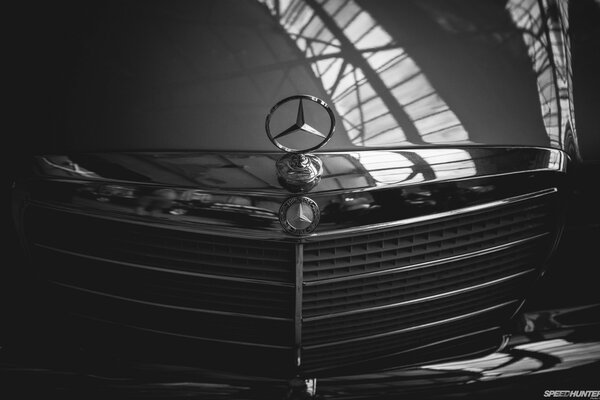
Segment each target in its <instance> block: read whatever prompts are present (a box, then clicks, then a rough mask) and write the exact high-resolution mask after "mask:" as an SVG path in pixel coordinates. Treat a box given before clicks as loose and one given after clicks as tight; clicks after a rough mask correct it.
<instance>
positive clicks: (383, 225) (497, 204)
mask: <svg viewBox="0 0 600 400" xmlns="http://www.w3.org/2000/svg"><path fill="white" fill-rule="evenodd" d="M557 192H558V189H557V188H555V187H553V188H548V189H543V190H539V191H537V192H532V193H527V194H522V195H519V196H514V197H509V198H507V199H502V200H497V201H492V202H490V203H484V204H478V205H475V206H470V207H465V208H459V209H456V210H451V211H446V212H442V213H437V214H429V215H424V216H420V217H414V218H407V219H402V220H398V221H392V222H383V223H380V224H372V225H364V226H359V227H354V228H347V229H337V230H333V231H328V232H319V233H312V234H310V235H307V236H304V237H302V238H303V239H305V240H306V241H307V242H310V241H311V239H313V238H316V239H320V238H322V237H327V236H334V235H346V234H356V233H362V232H368V231H373V230H383V229H387V228H395V227H398V226H403V225H410V224H415V223H419V222H426V221H431V220H434V219H440V218H445V217H452V216H456V215H462V214H466V213H470V212H474V211H481V210H487V209H490V208H495V207H500V206H504V205H508V204H514V203H518V202H522V201H525V200H531V199H535V198H538V197H543V196H547V195H550V194H554V193H557Z"/></svg>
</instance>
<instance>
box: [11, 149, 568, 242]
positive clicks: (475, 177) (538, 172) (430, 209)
mask: <svg viewBox="0 0 600 400" xmlns="http://www.w3.org/2000/svg"><path fill="white" fill-rule="evenodd" d="M319 158H320V159H321V161H322V163H323V169H324V173H323V176H322V179H321V182H320V183H319V184H318V185H317V186H315V187H314V188H313V189H312V190H311V191H310V192H309V193H308V194H307V195H309V196H310V197H311V198H312V199H313V200H315V201H316V202H317V203H318V205H319V207H320V209H321V222H320V224H319V226H318V227H317V230H316V231H315V233H314V234H313V235H318V234H323V233H335V232H336V231H340V230H344V229H351V228H361V227H362V228H361V229H364V228H368V227H370V226H375V225H377V224H386V223H394V221H399V220H405V219H408V218H416V217H427V216H428V215H431V214H438V213H444V212H451V211H453V210H457V209H462V208H466V207H473V206H477V205H479V204H484V203H489V202H493V201H496V200H498V199H507V198H511V197H515V196H519V195H521V194H523V193H525V192H527V193H533V192H535V191H538V190H542V189H546V188H549V187H557V188H558V187H561V186H562V185H564V182H563V181H564V175H565V172H566V157H565V155H564V153H562V152H560V151H558V150H547V149H536V148H499V147H498V148H494V147H489V148H484V147H470V148H455V149H421V150H412V151H408V150H403V151H383V150H381V151H369V152H346V153H324V154H320V155H319ZM277 160H278V154H254V153H250V154H248V153H229V154H219V153H217V154H215V153H164V154H163V153H105V154H103V153H96V154H79V155H72V156H39V157H37V158H36V159H35V161H34V165H33V171H32V172H33V173H32V174H31V175H30V176H29V178H27V179H24V180H23V181H22V182H20V183H19V187H18V188H17V191H16V192H15V193H16V194H17V195H18V194H19V193H22V194H25V193H27V196H28V202H32V203H37V204H42V205H44V204H45V205H47V206H57V207H67V208H71V209H74V210H80V211H85V212H95V213H103V214H107V213H108V214H109V215H119V216H120V217H131V218H135V219H138V220H143V221H145V222H156V223H163V222H164V223H168V224H181V225H182V226H189V227H193V228H194V229H200V230H207V229H210V230H211V233H215V234H226V235H231V234H235V230H236V229H239V230H240V232H239V234H241V235H244V234H246V233H245V232H244V231H251V232H252V234H253V235H267V236H270V237H272V238H277V237H278V238H286V237H289V236H288V235H286V234H284V233H282V232H281V226H280V224H279V221H278V218H277V214H278V212H279V208H280V206H281V204H282V203H283V201H284V200H285V199H286V198H288V197H289V196H291V195H292V193H290V192H289V191H288V190H287V189H286V188H284V187H282V186H281V185H280V183H279V182H278V180H277V168H276V167H275V165H276V163H277ZM219 232H220V233H219ZM307 236H310V235H307Z"/></svg>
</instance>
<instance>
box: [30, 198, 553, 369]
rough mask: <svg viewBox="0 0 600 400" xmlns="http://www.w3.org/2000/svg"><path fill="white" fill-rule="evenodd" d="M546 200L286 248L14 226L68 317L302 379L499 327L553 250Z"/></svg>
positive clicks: (44, 224) (200, 237) (85, 222)
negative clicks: (296, 370)
mask: <svg viewBox="0 0 600 400" xmlns="http://www.w3.org/2000/svg"><path fill="white" fill-rule="evenodd" d="M556 201H557V200H556V196H554V195H553V194H550V192H547V193H546V194H544V195H543V196H534V197H531V198H525V197H524V198H523V199H522V200H519V201H514V202H507V203H506V204H500V203H498V204H496V205H495V206H494V207H489V208H480V209H477V210H472V211H469V212H463V213H461V214H455V215H448V216H445V217H443V218H441V217H440V218H435V219H429V220H426V221H424V220H423V221H420V222H412V223H406V224H404V225H400V226H397V227H393V228H385V229H378V230H374V231H369V232H368V233H361V234H339V235H337V236H316V237H314V238H307V239H299V240H297V241H296V242H294V241H278V240H263V239H251V238H245V239H239V238H236V239H235V240H232V239H231V238H228V237H221V236H216V235H210V234H205V233H196V232H189V231H182V230H176V229H173V228H170V227H166V226H165V227H157V226H149V225H143V224H140V223H136V222H132V221H125V220H123V221H121V220H113V219H107V218H101V217H98V216H92V215H85V214H82V213H75V212H69V211H59V210H55V209H51V208H45V207H39V206H30V207H29V208H28V210H27V212H26V214H25V220H24V222H25V225H24V226H25V232H26V236H27V239H28V240H29V242H30V244H31V248H32V250H33V255H34V257H36V258H37V259H39V260H41V261H42V262H40V263H39V264H40V265H42V266H44V268H42V273H43V274H44V276H45V277H46V278H47V279H48V280H49V281H51V282H53V283H55V284H56V285H55V286H56V287H58V288H60V290H62V291H67V292H72V293H74V294H75V295H76V296H77V298H78V299H80V300H77V301H76V302H74V303H73V304H71V306H72V307H71V308H72V310H73V312H74V313H77V314H81V315H86V316H89V317H92V318H96V319H97V320H102V321H111V322H113V323H116V324H121V325H124V326H129V327H134V328H139V329H143V330H149V331H155V332H160V333H161V334H167V335H169V334H170V335H173V336H177V335H179V336H186V337H191V338H195V339H199V340H200V341H204V342H205V343H209V344H208V346H209V347H210V346H211V343H213V342H214V343H217V342H218V343H219V346H221V347H219V351H222V350H221V349H222V348H223V346H224V347H225V348H226V347H227V346H233V347H235V348H236V349H237V348H238V347H239V346H242V347H244V346H245V347H246V348H251V349H253V350H252V351H254V350H255V349H258V351H259V352H258V353H254V354H258V355H260V349H261V348H265V349H269V350H268V351H270V352H271V353H272V354H279V355H280V356H274V358H272V359H281V358H284V357H290V360H291V361H290V365H291V364H292V363H293V362H294V361H295V357H296V352H295V351H294V348H295V347H296V346H299V348H298V349H297V350H299V351H300V354H301V360H302V364H301V369H302V370H303V371H304V372H305V373H310V372H311V371H320V370H324V369H325V370H326V369H328V368H335V367H337V366H340V365H351V364H354V363H358V364H359V363H361V362H363V361H368V360H372V359H378V358H385V357H387V356H388V355H390V354H394V353H404V352H408V351H411V350H412V349H415V348H418V347H420V346H427V345H428V344H430V343H433V342H444V341H450V340H451V339H452V338H455V337H465V335H469V334H471V333H473V332H476V331H488V332H489V331H490V330H491V329H493V328H497V327H498V326H499V324H500V323H501V322H502V321H506V320H507V319H508V318H509V317H510V315H512V314H513V313H514V311H515V310H516V307H517V305H518V304H520V300H521V299H522V298H523V296H524V294H525V292H526V290H527V288H528V287H529V286H530V285H531V283H532V282H533V280H534V279H535V277H536V276H538V273H539V269H540V268H541V266H542V263H543V261H544V260H543V258H544V257H541V256H545V255H546V254H548V253H549V251H550V249H551V247H552V245H553V243H554V240H555V237H556V235H555V233H556V225H555V223H556V221H555V219H554V218H553V216H552V213H553V210H554V207H555V204H556ZM300 251H301V252H300ZM299 256H300V257H301V258H298V257H299ZM300 260H301V261H302V265H303V268H302V271H296V268H297V265H298V264H299V262H300ZM299 272H302V274H300V273H299ZM299 277H302V279H300V278H299ZM298 294H301V296H298ZM298 310H300V312H298ZM463 344H464V343H463ZM236 346H238V347H236ZM233 347H232V348H233ZM279 351H281V353H277V352H279ZM436 351H437V350H436ZM236 354H238V353H237V350H236V351H233V352H232V354H231V355H230V356H232V357H234V359H233V360H235V355H236ZM436 354H437V353H436ZM253 357H256V355H254V356H253ZM278 357H279V358H278ZM411 357H412V358H411V359H413V360H414V359H418V357H416V356H415V357H416V358H415V357H413V356H411Z"/></svg>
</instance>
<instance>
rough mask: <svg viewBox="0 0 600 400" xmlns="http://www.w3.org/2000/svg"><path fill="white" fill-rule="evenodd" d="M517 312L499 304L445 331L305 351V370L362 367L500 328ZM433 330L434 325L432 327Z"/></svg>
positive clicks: (450, 324) (449, 323)
mask: <svg viewBox="0 0 600 400" xmlns="http://www.w3.org/2000/svg"><path fill="white" fill-rule="evenodd" d="M513 311H514V307H513V305H512V303H509V304H507V305H498V306H497V307H496V308H495V309H492V310H489V311H487V312H485V313H481V314H474V315H472V316H471V317H465V318H464V319H459V320H454V321H446V323H444V324H443V325H442V326H443V329H426V328H425V327H421V329H412V330H407V331H405V332H404V333H398V334H394V335H385V336H382V337H377V338H373V339H371V340H367V341H364V342H363V343H361V344H360V345H357V343H355V342H350V343H344V344H339V345H336V346H324V347H318V348H312V349H311V348H306V349H305V351H304V360H305V363H304V368H305V369H306V370H319V369H327V368H332V367H336V366H344V365H350V364H360V363H362V362H364V361H365V360H369V359H377V358H385V357H392V356H394V355H395V354H397V353H403V352H405V351H407V350H410V349H413V348H416V347H419V346H423V345H427V344H430V343H432V342H436V341H442V340H444V339H448V338H452V337H456V336H460V335H464V334H467V333H470V332H474V331H479V330H486V329H490V328H493V327H496V326H497V324H494V322H493V321H502V320H506V319H507V318H508V317H509V316H510V315H511V314H512V312H513ZM429 327H433V326H429Z"/></svg>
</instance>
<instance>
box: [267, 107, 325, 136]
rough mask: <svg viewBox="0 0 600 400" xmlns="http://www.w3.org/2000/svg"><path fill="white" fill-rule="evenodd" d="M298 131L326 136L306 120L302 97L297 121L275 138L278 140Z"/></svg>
mask: <svg viewBox="0 0 600 400" xmlns="http://www.w3.org/2000/svg"><path fill="white" fill-rule="evenodd" d="M298 131H302V132H306V133H309V134H311V135H315V136H319V137H322V138H325V137H326V136H325V135H323V134H322V133H321V132H319V131H318V130H316V129H315V128H313V127H312V126H310V125H309V124H307V123H306V121H305V120H304V107H303V106H302V99H300V101H299V102H298V114H297V116H296V123H295V124H292V126H290V127H289V128H287V129H286V130H284V131H283V132H281V133H280V134H278V135H277V136H275V137H274V138H273V139H275V140H277V139H279V138H281V137H284V136H287V135H289V134H290V133H294V132H298Z"/></svg>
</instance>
